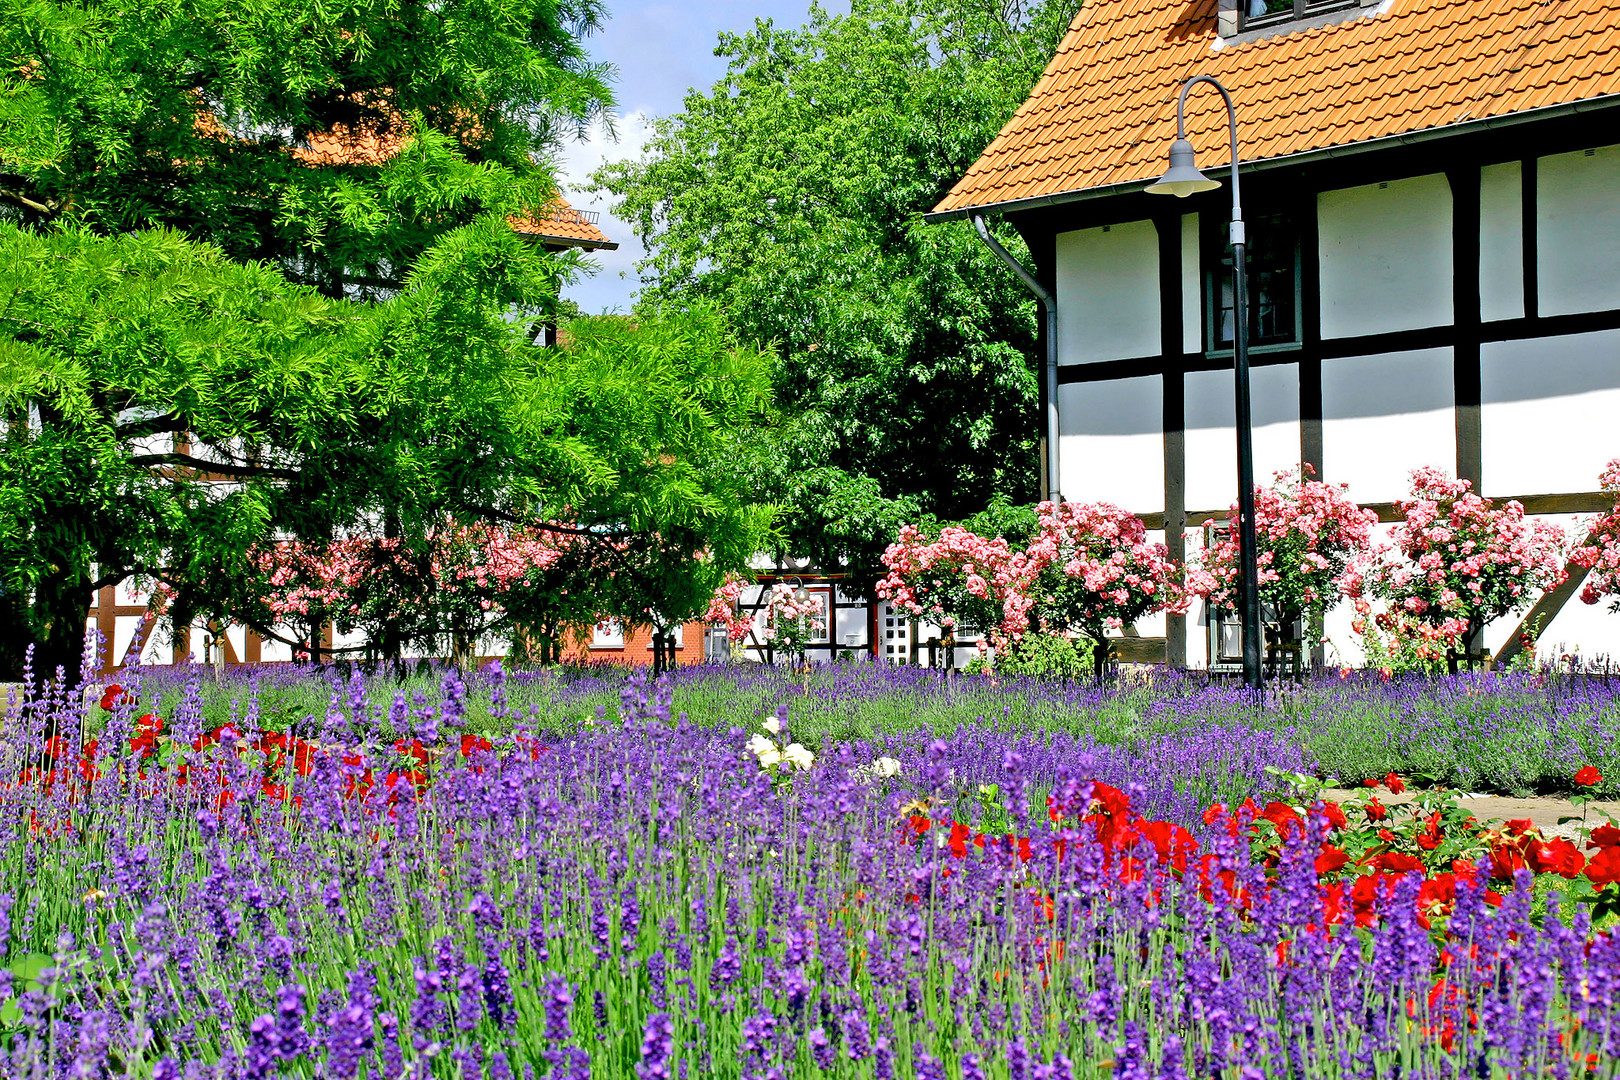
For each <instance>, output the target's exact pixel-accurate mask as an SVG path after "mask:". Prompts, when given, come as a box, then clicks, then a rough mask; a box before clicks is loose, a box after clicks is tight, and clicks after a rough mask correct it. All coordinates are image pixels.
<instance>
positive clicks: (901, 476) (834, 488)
mask: <svg viewBox="0 0 1620 1080" xmlns="http://www.w3.org/2000/svg"><path fill="white" fill-rule="evenodd" d="M1077 6H1078V5H1077V4H1075V3H1074V2H1073V0H1047V2H1044V3H1032V4H1022V3H996V2H987V0H948V2H946V3H943V4H940V3H935V4H923V3H920V2H915V0H857V2H856V3H854V4H853V6H852V10H851V13H850V14H849V15H847V16H844V15H833V14H830V13H828V12H827V11H825V10H822V9H820V8H814V9H812V13H811V18H810V21H809V23H808V24H807V25H806V26H804V27H802V28H799V29H781V28H778V27H776V26H774V25H773V24H771V23H770V22H766V21H761V22H758V23H756V24H755V26H754V28H753V29H752V30H751V31H749V32H748V33H745V34H740V35H726V36H723V37H722V39H721V42H720V47H719V49H718V50H717V51H718V52H719V53H720V54H721V55H724V56H727V57H729V58H730V60H731V66H730V70H729V72H728V74H727V76H726V78H725V79H723V80H722V81H721V82H719V83H717V84H715V86H714V87H712V88H711V89H710V90H709V91H708V92H707V93H701V92H694V93H692V94H690V95H688V97H687V99H686V102H685V108H684V110H683V111H682V112H681V113H680V114H679V115H676V116H674V117H671V118H668V119H666V120H663V121H661V122H660V123H659V124H658V126H657V130H656V134H655V135H654V137H653V138H652V140H651V142H650V143H649V146H648V151H647V154H646V155H645V156H644V157H643V158H642V159H641V160H638V161H628V162H620V163H615V164H610V165H608V166H605V167H604V168H603V169H602V170H601V171H600V172H599V173H598V174H597V176H596V180H597V182H598V184H599V185H600V186H601V187H603V188H605V189H606V190H607V191H609V192H611V193H612V194H613V195H614V196H615V197H616V198H617V199H618V203H617V206H616V212H617V213H618V214H619V215H620V216H622V217H624V218H625V219H626V220H629V221H631V222H633V223H634V224H635V227H636V230H637V232H638V233H639V234H640V235H641V236H642V238H643V239H644V241H645V242H646V244H647V247H648V251H649V256H648V259H647V262H646V263H645V265H644V266H643V272H644V273H646V274H648V275H650V278H651V282H652V283H651V285H650V286H649V288H648V295H650V296H651V297H653V298H656V299H659V300H668V299H683V298H688V297H706V298H714V299H716V300H719V301H720V302H721V303H723V304H724V305H725V307H726V309H727V310H728V311H729V312H732V313H733V314H734V316H735V318H736V319H737V320H738V325H739V328H740V329H741V330H742V331H743V332H744V333H745V334H748V335H751V336H753V337H755V338H757V339H758V340H761V341H768V342H772V343H774V345H775V346H776V348H777V350H778V353H779V356H780V361H779V365H778V367H777V371H776V375H775V380H774V381H775V385H776V388H777V394H778V401H779V404H780V405H781V407H782V409H783V412H784V416H785V417H786V420H785V422H784V424H783V425H782V427H781V429H780V430H778V431H777V432H775V433H774V436H775V437H774V439H773V440H772V441H771V442H770V444H769V451H768V453H765V454H763V455H761V457H760V460H759V464H758V473H757V475H758V482H759V483H760V484H761V485H762V486H763V487H764V488H766V489H767V490H770V491H772V492H774V493H775V494H776V495H777V498H778V499H779V501H780V502H781V503H782V504H783V506H784V513H785V515H786V517H785V527H786V529H787V535H788V539H789V543H790V544H791V545H792V546H793V547H794V548H795V549H796V550H797V553H799V554H805V555H810V556H812V557H815V558H817V559H818V561H821V562H824V563H825V562H839V561H847V562H849V563H850V564H851V565H853V566H854V567H856V568H858V569H863V570H864V569H867V568H870V567H875V566H876V565H877V558H878V556H879V554H880V553H881V552H882V550H883V547H884V545H885V544H886V543H887V542H888V541H889V540H891V539H892V538H893V536H894V535H895V533H896V532H897V531H898V528H899V526H900V525H901V524H902V523H904V522H906V521H914V520H917V519H918V517H920V516H930V515H931V516H935V517H939V518H943V519H956V518H961V517H965V516H967V515H969V514H972V513H975V512H978V511H980V510H982V509H983V508H984V507H985V506H986V505H988V504H989V503H990V502H991V500H992V497H993V496H994V495H995V494H997V493H1004V494H1006V495H1007V496H1008V497H1009V498H1010V499H1011V501H1013V502H1030V501H1032V499H1033V496H1034V494H1035V485H1036V472H1037V469H1036V460H1035V446H1036V438H1037V430H1036V416H1035V411H1036V410H1035V402H1036V397H1037V391H1036V381H1035V377H1034V369H1035V318H1034V314H1035V311H1034V303H1033V301H1032V300H1031V299H1030V297H1029V296H1028V294H1027V293H1025V292H1024V291H1023V288H1022V286H1021V285H1020V284H1019V283H1018V282H1017V281H1016V280H1014V278H1013V277H1012V276H1011V275H1010V274H1009V273H1008V272H1007V270H1006V268H1005V267H1004V266H1002V265H1001V264H1000V263H999V262H998V261H997V260H996V258H995V257H994V256H993V255H991V254H990V253H989V252H988V251H987V250H985V249H984V247H983V246H982V245H981V244H980V242H979V240H978V239H977V238H976V237H975V236H974V235H973V233H972V230H971V227H970V226H968V225H967V224H966V223H962V222H956V223H949V224H943V225H925V224H924V223H923V221H922V218H921V215H922V214H923V213H924V212H926V211H927V210H929V209H931V208H932V207H933V206H934V205H935V204H936V203H937V201H938V200H939V198H940V197H941V196H943V195H944V193H945V192H946V191H947V190H948V189H949V187H950V185H951V184H952V183H953V182H954V181H955V180H956V179H957V178H959V177H960V176H961V175H962V173H963V172H965V171H966V169H967V168H968V166H969V165H970V164H971V163H972V162H973V161H974V160H975V159H976V158H977V157H978V155H979V153H980V152H981V151H982V150H983V148H984V147H985V145H986V144H988V143H989V142H990V140H991V139H992V138H993V137H994V136H995V134H996V132H997V131H998V130H999V128H1000V127H1001V125H1002V124H1003V123H1005V122H1006V120H1007V119H1008V118H1010V117H1011V116H1012V114H1013V112H1014V110H1015V109H1016V108H1017V106H1018V105H1019V104H1020V103H1021V102H1022V101H1023V100H1024V98H1025V96H1026V94H1027V92H1028V90H1029V88H1030V86H1031V85H1033V83H1034V82H1035V80H1036V78H1037V77H1038V76H1039V74H1040V72H1041V70H1042V67H1043V66H1044V65H1045V64H1046V62H1047V61H1048V60H1049V59H1050V58H1051V56H1052V54H1053V52H1054V51H1055V49H1056V45H1057V42H1058V40H1059V38H1060V36H1061V33H1062V31H1063V29H1064V28H1065V27H1066V26H1067V24H1068V21H1069V18H1070V16H1072V15H1073V13H1074V11H1075V9H1076V8H1077ZM1007 243H1008V244H1009V246H1011V247H1013V248H1014V249H1015V250H1019V247H1018V245H1017V242H1016V240H1015V239H1014V238H1012V237H1008V238H1007Z"/></svg>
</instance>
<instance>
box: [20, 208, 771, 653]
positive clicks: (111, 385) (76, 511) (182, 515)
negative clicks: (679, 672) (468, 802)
mask: <svg viewBox="0 0 1620 1080" xmlns="http://www.w3.org/2000/svg"><path fill="white" fill-rule="evenodd" d="M554 272H555V264H554V263H552V262H551V261H549V260H547V259H545V258H544V257H543V256H541V255H540V254H539V253H537V252H535V251H534V250H533V249H532V248H530V247H529V246H528V245H527V244H525V243H524V242H523V241H522V240H521V239H519V238H518V237H516V236H515V235H514V234H513V232H512V231H511V230H510V229H509V228H507V227H506V225H505V222H504V220H503V219H501V218H500V217H497V216H494V215H487V216H486V217H485V218H483V219H480V220H479V221H478V222H475V223H474V224H473V225H470V226H467V227H465V228H462V229H459V230H457V231H455V232H453V233H450V234H448V235H447V236H445V237H444V238H442V239H441V241H440V242H439V243H438V244H437V245H435V247H434V248H433V249H432V251H431V252H429V254H428V255H427V256H426V257H425V258H423V259H422V260H420V261H419V264H418V266H417V269H416V270H415V271H414V272H413V274H412V275H411V277H410V278H409V279H408V280H407V282H406V284H405V288H404V289H403V291H402V292H401V293H400V294H399V295H398V296H397V297H396V298H394V299H393V300H391V301H388V302H387V303H382V304H373V305H365V304H356V303H352V302H347V301H333V300H329V299H326V298H323V297H321V296H320V295H318V294H317V293H316V292H315V291H314V290H312V289H310V288H309V287H307V286H301V285H296V284H292V283H289V282H288V281H286V279H285V278H283V277H282V276H281V275H280V274H278V273H277V272H275V271H274V270H273V269H271V268H268V267H265V266H263V265H259V264H240V263H236V262H234V261H232V260H230V259H228V258H226V257H225V256H224V255H223V254H222V253H220V252H219V251H218V250H217V249H213V248H208V247H204V246H201V245H197V244H193V243H190V242H188V241H186V240H185V239H184V238H183V237H181V236H179V235H178V234H177V233H174V232H172V231H157V232H148V233H133V234H128V235H124V236H119V237H112V238H103V237H97V236H95V235H93V234H92V233H90V232H89V231H87V230H85V229H83V228H73V229H67V230H62V231H57V232H53V233H50V234H47V235H44V236H40V235H36V234H33V233H30V232H28V231H25V230H23V229H20V228H18V227H16V226H14V225H4V224H0V419H3V431H0V665H3V666H4V668H5V669H7V670H16V669H17V668H18V667H19V666H20V663H21V660H22V655H23V653H24V651H25V650H26V649H27V647H28V645H29V644H30V643H33V644H34V645H35V646H36V648H37V650H38V653H37V657H36V670H40V671H43V672H47V673H48V672H50V671H53V670H54V668H55V667H56V666H58V665H60V666H63V667H65V668H68V669H69V670H73V669H74V666H75V665H76V662H77V658H78V655H79V651H80V648H81V646H82V635H83V631H84V626H85V619H86V615H87V612H88V607H89V604H90V601H91V598H92V594H93V592H94V590H95V589H96V588H97V587H98V586H100V585H102V584H110V583H114V582H118V581H122V580H124V579H125V578H127V577H129V576H131V575H139V576H144V577H147V578H149V579H154V580H158V581H161V582H164V583H166V584H167V585H169V586H170V587H171V588H172V589H173V590H174V592H175V599H174V605H175V611H174V618H175V620H176V621H177V623H178V624H179V625H187V624H189V621H190V619H191V618H192V617H193V616H195V615H205V616H220V617H234V618H241V619H243V620H244V621H247V622H248V623H249V625H252V626H254V627H255V628H258V629H261V630H264V631H269V630H271V629H272V627H271V625H270V624H271V623H272V622H274V621H275V620H274V619H273V618H272V615H271V613H270V612H269V610H268V609H267V608H266V607H265V605H264V603H263V601H262V599H261V598H262V596H263V591H262V588H260V586H261V585H262V582H261V580H260V578H259V574H260V572H261V571H260V568H259V567H258V566H257V565H256V564H255V562H254V560H253V558H252V553H253V552H254V551H255V550H256V549H257V550H263V548H264V546H265V545H267V544H269V543H271V542H273V541H274V540H277V539H282V538H290V539H296V540H300V541H305V542H309V543H322V542H328V541H331V540H334V539H339V538H342V537H345V536H355V535H368V534H369V535H374V534H375V533H376V532H377V531H379V529H380V530H381V531H383V532H384V533H386V534H389V535H391V536H392V537H394V538H395V539H397V540H399V541H400V542H401V543H404V544H406V545H411V544H417V543H419V542H420V541H422V539H423V538H424V537H425V535H426V534H427V532H428V531H429V530H430V529H432V528H433V527H434V526H436V525H437V524H440V523H443V522H445V521H446V520H457V521H484V522H497V523H503V524H511V525H515V526H523V525H528V524H535V523H540V522H546V521H561V522H564V523H567V526H568V527H570V528H573V529H575V530H577V531H578V534H579V535H580V536H581V537H582V538H583V539H584V540H586V541H588V543H585V544H583V545H582V550H589V551H590V552H592V557H593V559H594V560H595V561H594V562H593V563H592V564H591V568H592V569H593V570H594V569H597V568H600V567H603V566H606V567H607V568H608V569H614V570H617V569H622V570H623V571H624V576H623V578H622V579H617V578H609V577H607V576H606V575H605V574H603V575H600V576H601V578H602V580H601V581H600V582H599V583H597V584H596V585H595V586H594V587H595V589H596V592H595V594H594V595H591V596H589V597H588V599H582V598H580V597H578V596H576V597H575V598H574V599H573V600H572V601H571V603H574V604H575V605H576V607H577V606H578V605H580V604H587V603H588V604H589V605H590V606H593V607H595V608H596V609H597V610H600V611H602V612H603V613H605V614H619V615H622V616H625V617H629V618H631V619H632V620H633V619H634V618H635V616H636V615H637V612H638V611H640V612H644V611H645V610H646V609H647V608H648V607H650V606H651V607H656V608H657V609H658V610H659V611H660V612H662V613H664V614H669V615H683V614H686V613H687V612H689V611H691V610H693V609H695V608H696V607H697V606H699V602H700V598H706V597H707V595H708V592H709V590H712V589H713V587H714V584H715V583H716V582H717V581H718V580H719V577H720V576H721V575H722V574H723V573H724V572H725V571H727V570H729V569H736V568H740V567H741V566H744V565H746V561H747V558H748V555H749V554H750V553H752V552H753V551H755V550H758V546H759V545H760V544H762V543H764V542H765V540H766V537H765V528H766V526H767V524H768V519H769V511H768V508H761V507H759V506H757V505H753V504H751V503H750V502H749V501H748V500H747V499H746V497H745V496H746V495H747V490H746V488H745V486H744V479H743V477H742V475H741V473H740V472H739V470H738V469H737V468H736V467H735V466H734V465H733V464H732V463H733V462H734V461H736V460H737V459H738V457H739V453H738V444H739V442H740V440H741V438H742V437H743V432H744V431H745V430H746V429H747V427H748V426H749V425H752V424H755V423H758V422H759V420H760V417H761V414H762V412H763V410H764V408H765V406H766V403H767V394H768V360H767V358H766V357H764V356H763V355H762V354H760V353H758V352H755V351H752V350H746V349H741V348H738V347H737V346H736V344H735V341H734V340H733V338H732V337H731V336H730V334H729V331H728V330H727V329H726V327H725V325H724V323H723V322H722V321H721V320H720V319H719V317H718V315H717V314H715V313H714V312H713V311H712V310H705V311H700V312H697V313H693V314H687V315H670V316H667V317H662V318H648V319H645V320H643V321H642V322H641V323H639V324H637V325H634V326H624V325H612V326H606V325H602V324H596V323H586V324H583V325H576V327H575V343H574V344H573V345H572V346H570V347H568V348H565V349H548V348H544V347H537V346H534V345H532V344H531V339H532V333H531V331H532V327H531V326H530V325H529V323H528V322H527V321H525V320H521V319H518V320H514V319H512V318H511V317H510V312H511V311H512V310H513V309H514V308H517V309H524V308H532V306H533V303H534V301H535V300H536V298H537V297H539V296H541V295H545V294H547V293H548V292H554V290H555V283H554V281H553V280H552V275H553V274H554ZM700 554H701V555H702V558H700V557H699V556H700ZM574 585H575V588H576V590H578V589H581V588H589V587H593V586H592V582H591V580H590V578H589V577H588V576H581V577H576V578H575V579H574ZM632 598H634V599H632ZM530 603H531V608H530V610H529V612H528V616H529V617H530V618H537V617H538V615H539V614H540V613H543V612H542V609H543V605H542V604H541V603H540V600H539V599H538V598H532V599H531V601H530ZM569 610H570V611H572V610H574V609H569Z"/></svg>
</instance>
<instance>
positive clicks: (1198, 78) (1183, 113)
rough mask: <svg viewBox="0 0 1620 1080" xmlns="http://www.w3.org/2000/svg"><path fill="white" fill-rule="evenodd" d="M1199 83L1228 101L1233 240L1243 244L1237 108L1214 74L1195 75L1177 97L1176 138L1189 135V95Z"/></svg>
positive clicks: (1184, 85)
mask: <svg viewBox="0 0 1620 1080" xmlns="http://www.w3.org/2000/svg"><path fill="white" fill-rule="evenodd" d="M1199 83H1208V84H1209V85H1211V86H1213V87H1214V88H1215V89H1217V90H1219V91H1220V92H1221V98H1222V99H1223V100H1224V101H1225V102H1226V120H1227V127H1228V129H1229V130H1230V132H1231V138H1232V234H1231V242H1232V243H1233V244H1234V245H1236V244H1241V243H1244V242H1245V239H1246V238H1245V236H1244V230H1243V206H1242V200H1241V199H1240V198H1239V197H1238V142H1237V108H1236V106H1234V105H1233V104H1232V95H1231V94H1229V93H1227V91H1226V87H1224V86H1222V85H1221V84H1220V82H1219V81H1218V80H1216V79H1215V77H1214V76H1212V75H1194V76H1193V77H1192V78H1190V79H1188V80H1187V81H1186V83H1185V84H1183V85H1182V87H1181V96H1180V97H1178V98H1177V99H1176V138H1178V139H1185V138H1186V137H1187V95H1188V94H1190V93H1191V92H1192V88H1193V87H1195V86H1197V85H1198V84H1199Z"/></svg>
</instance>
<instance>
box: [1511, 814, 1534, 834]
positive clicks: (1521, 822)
mask: <svg viewBox="0 0 1620 1080" xmlns="http://www.w3.org/2000/svg"><path fill="white" fill-rule="evenodd" d="M1535 827H1536V823H1535V822H1533V821H1531V820H1530V819H1529V818H1527V817H1521V818H1509V819H1508V820H1507V821H1506V822H1505V823H1504V824H1503V828H1505V829H1506V830H1507V834H1508V835H1509V836H1523V835H1524V834H1525V833H1527V832H1532V831H1534V829H1535Z"/></svg>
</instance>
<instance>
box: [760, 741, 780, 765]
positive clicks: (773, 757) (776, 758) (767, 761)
mask: <svg viewBox="0 0 1620 1080" xmlns="http://www.w3.org/2000/svg"><path fill="white" fill-rule="evenodd" d="M785 756H786V755H784V754H783V753H782V751H780V750H778V749H777V748H776V747H775V746H772V747H771V748H770V749H769V750H766V751H764V752H762V753H761V754H760V755H759V763H760V764H761V765H762V766H764V767H765V768H767V769H774V768H776V766H777V765H779V764H781V763H782V761H783V759H784V757H785Z"/></svg>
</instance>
